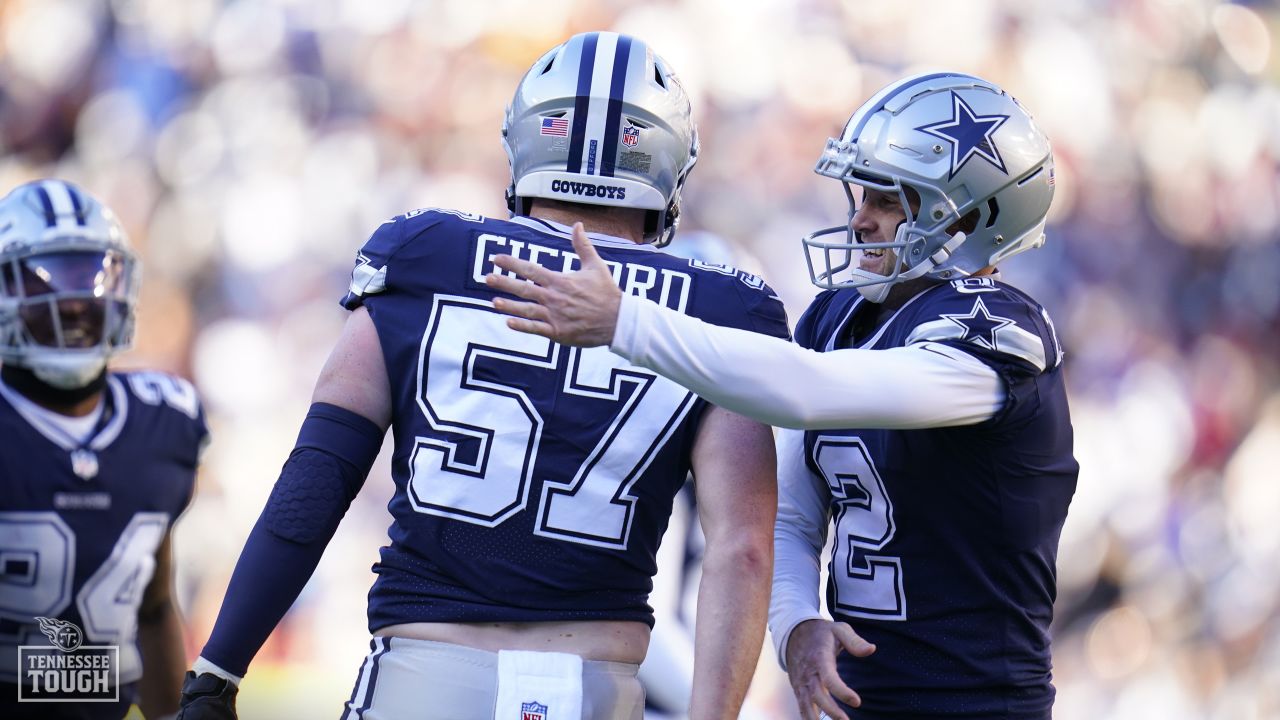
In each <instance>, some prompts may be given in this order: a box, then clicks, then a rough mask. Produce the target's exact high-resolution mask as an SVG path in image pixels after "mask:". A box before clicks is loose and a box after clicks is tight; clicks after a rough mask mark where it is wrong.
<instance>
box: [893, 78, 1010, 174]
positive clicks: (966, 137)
mask: <svg viewBox="0 0 1280 720" xmlns="http://www.w3.org/2000/svg"><path fill="white" fill-rule="evenodd" d="M1008 119H1009V116H1008V115H976V114H974V112H973V108H971V107H969V104H968V103H966V102H965V101H964V98H962V97H960V96H959V95H957V94H956V93H955V91H954V90H953V91H951V119H950V120H943V121H942V122H938V123H933V124H932V125H922V126H921V127H918V128H916V129H917V130H919V131H921V132H925V133H928V134H930V135H932V136H934V137H936V138H941V139H943V140H946V141H947V142H948V143H950V144H951V174H950V175H948V176H947V179H948V180H950V179H951V178H954V177H955V176H956V173H958V172H960V169H961V168H963V167H964V166H965V163H967V162H969V160H970V159H972V158H973V157H974V156H975V155H976V156H978V157H980V158H982V159H983V160H986V161H987V162H989V163H991V164H992V165H994V166H995V168H996V169H997V170H999V171H1000V172H1002V173H1004V174H1006V175H1008V174H1009V171H1008V170H1006V169H1005V167H1004V158H1002V157H1000V149H999V148H997V147H996V144H995V141H994V140H992V139H991V136H992V135H993V134H994V133H995V131H996V130H999V129H1000V126H1001V125H1003V124H1004V123H1005V121H1006V120H1008Z"/></svg>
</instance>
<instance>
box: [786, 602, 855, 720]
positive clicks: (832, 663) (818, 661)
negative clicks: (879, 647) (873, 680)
mask: <svg viewBox="0 0 1280 720" xmlns="http://www.w3.org/2000/svg"><path fill="white" fill-rule="evenodd" d="M842 650H847V651H848V652H849V653H851V654H852V655H853V656H855V657H866V656H868V655H870V654H871V653H873V652H875V651H876V646H875V645H872V644H871V643H869V642H867V641H866V640H863V639H862V637H860V636H859V635H858V633H856V632H854V631H853V628H852V627H850V626H849V624H848V623H842V622H830V621H827V620H806V621H805V622H802V623H800V624H799V625H797V626H796V627H795V629H794V630H792V631H791V637H789V638H788V639H787V651H786V653H787V678H788V679H789V680H791V690H792V692H794V693H795V695H796V702H797V703H798V704H799V705H800V717H802V718H804V720H818V718H820V717H822V716H821V715H819V711H821V712H823V713H826V716H827V717H830V718H831V720H849V716H848V715H846V714H844V712H843V711H842V710H841V709H840V706H839V705H837V704H836V700H837V699H838V700H840V702H843V703H844V704H846V705H848V706H850V707H858V706H859V705H861V704H862V698H860V697H858V693H856V692H854V691H853V690H852V689H851V688H850V687H849V686H848V685H846V684H845V683H844V681H843V680H841V679H840V675H839V674H837V673H836V655H838V654H839V653H840V651H842Z"/></svg>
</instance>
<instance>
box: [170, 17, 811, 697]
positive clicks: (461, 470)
mask: <svg viewBox="0 0 1280 720" xmlns="http://www.w3.org/2000/svg"><path fill="white" fill-rule="evenodd" d="M502 134H503V139H504V143H505V145H506V149H507V151H508V155H509V158H510V163H511V185H510V187H509V188H508V191H507V196H508V201H509V203H510V208H511V212H512V217H511V218H510V219H493V218H486V217H481V216H479V215H474V214H470V213H466V212H458V211H453V210H430V209H429V210H418V211H413V212H410V213H407V214H405V215H401V216H399V217H397V218H394V219H392V220H390V221H388V222H386V223H384V224H383V225H382V226H381V227H380V228H378V230H377V231H376V232H374V234H373V236H372V237H371V238H370V239H369V241H368V242H367V243H366V244H365V245H364V247H363V249H362V250H361V251H360V253H359V255H358V259H357V264H356V267H355V270H354V272H353V273H352V281H351V286H350V290H349V292H348V293H347V295H346V297H345V299H344V300H343V304H344V306H345V307H347V308H348V309H349V310H351V311H352V314H351V316H350V319H349V320H348V323H347V325H346V328H345V330H344V332H343V335H342V336H341V338H340V339H339V340H338V344H337V346H336V347H335V349H334V350H333V352H332V354H331V355H330V357H329V360H328V362H327V364H326V366H325V368H324V369H323V370H322V372H321V376H320V379H319V381H318V383H317V386H316V390H315V393H314V397H313V401H314V404H313V405H312V407H311V410H310V412H309V414H308V417H307V419H306V420H305V421H304V423H303V426H302V430H301V432H300V433H299V438H298V444H297V447H296V448H295V450H294V451H293V453H292V455H291V456H290V457H289V460H288V461H287V462H286V463H285V466H284V468H283V470H282V472H281V475H280V478H279V480H278V481H277V483H276V485H275V487H274V489H273V491H272V494H271V497H270V499H269V500H268V503H267V506H266V508H265V510H264V511H263V514H262V516H261V518H260V520H259V522H258V524H257V526H256V527H255V528H254V529H253V531H252V533H251V535H250V537H249V539H248V542H247V543H246V545H245V549H244V552H243V553H242V555H241V557H240V560H239V562H238V564H237V567H236V570H235V572H234V575H233V577H232V579H231V583H230V586H229V587H228V590H227V595H226V599H225V600H224V603H223V607H222V610H221V612H220V613H219V617H218V620H217V623H216V625H215V627H214V630H213V633H212V635H211V637H210V638H209V641H208V643H207V644H206V645H205V647H204V650H203V652H202V653H201V657H200V659H199V660H198V661H197V663H196V665H195V667H194V668H193V672H192V673H191V674H189V675H188V681H187V683H186V686H185V689H184V698H183V704H184V710H183V711H182V713H181V715H180V717H181V718H184V719H185V720H205V719H208V718H227V717H233V716H234V712H235V711H234V696H235V692H236V691H235V684H236V683H238V682H239V680H240V678H241V677H242V676H243V675H244V674H245V672H246V670H247V669H248V667H249V662H250V660H251V659H252V657H253V655H254V653H255V652H256V651H257V650H258V648H259V647H260V646H261V644H262V643H263V641H264V640H265V639H266V637H267V635H268V633H270V631H271V629H272V628H273V627H274V626H275V625H276V623H277V622H278V621H279V620H280V618H281V616H282V615H283V614H284V612H285V611H286V610H287V609H288V607H289V605H290V604H291V603H292V602H293V600H294V599H295V598H296V596H297V595H298V593H299V591H300V590H301V589H302V587H303V586H304V584H305V583H306V581H307V579H308V577H309V576H310V574H311V573H312V571H313V570H314V569H315V567H316V563H317V562H318V560H319V558H320V555H321V553H322V551H323V549H324V547H325V545H326V543H327V542H328V541H329V538H330V537H331V536H332V533H333V531H334V529H335V527H336V526H337V524H338V522H339V520H340V518H341V517H342V515H343V513H344V512H345V510H346V508H347V507H348V504H349V502H350V500H351V499H352V497H353V496H354V495H355V494H356V493H357V491H358V490H359V489H360V487H361V485H362V483H363V482H364V479H365V475H366V474H367V473H368V471H369V467H370V465H371V464H372V462H373V460H374V457H375V455H376V454H377V452H378V449H379V447H380V445H381V442H382V437H383V434H384V432H385V431H386V429H387V427H388V426H390V428H391V432H392V435H393V437H394V439H395V450H394V456H393V458H392V467H393V472H392V474H393V480H394V482H395V484H396V492H395V495H394V497H393V499H392V501H391V503H390V510H391V512H392V515H393V517H394V521H393V524H392V526H391V528H390V544H389V545H388V546H387V547H384V548H383V549H382V554H381V561H380V562H379V563H378V564H377V565H376V566H375V572H376V573H377V580H376V581H375V582H374V585H373V588H372V590H371V591H370V594H369V628H370V631H371V632H372V633H373V635H374V638H373V641H372V643H371V648H372V652H370V653H369V655H368V658H367V659H366V660H365V662H364V665H363V667H362V668H361V669H360V671H359V674H358V677H357V680H356V683H355V687H354V689H353V691H352V694H351V697H350V699H349V701H348V702H347V704H346V708H345V712H344V714H343V717H344V718H369V719H372V718H408V717H414V718H422V719H423V720H440V719H446V718H458V719H482V718H483V719H486V720H487V719H492V718H495V717H502V718H515V717H524V718H544V719H545V720H558V719H570V718H571V719H572V720H579V719H580V718H593V719H603V720H638V719H639V718H640V717H641V715H642V713H643V705H644V698H643V695H644V693H643V691H642V689H641V685H640V683H639V682H638V680H637V677H636V675H637V669H638V667H639V664H640V662H641V661H642V660H643V659H644V657H645V654H646V649H647V646H648V644H649V637H650V628H651V626H652V624H653V622H654V618H653V612H652V610H651V608H650V607H649V605H648V604H647V598H648V594H649V591H650V586H651V578H652V577H653V575H654V572H655V555H656V552H657V549H658V542H659V540H660V538H661V536H662V532H663V530H664V529H665V527H666V524H667V518H668V516H669V515H670V513H671V510H672V502H673V499H674V498H675V496H676V493H677V491H678V490H679V489H680V487H681V486H682V485H683V484H684V482H685V478H686V473H687V472H688V471H689V470H692V471H693V473H694V475H695V477H696V487H697V494H698V499H699V503H698V504H699V507H700V508H701V510H700V519H701V522H702V526H703V529H704V531H705V533H706V556H705V560H704V563H703V574H702V581H701V592H700V602H699V607H698V611H697V612H698V618H697V639H696V642H695V645H696V658H695V669H694V676H695V682H694V691H693V695H692V698H691V700H690V706H691V707H690V708H689V714H690V716H691V717H693V718H732V717H736V716H737V711H738V708H739V707H740V706H741V704H742V701H743V697H744V695H745V693H746V690H747V686H748V684H749V682H750V679H751V676H752V673H753V671H754V669H755V664H756V660H757V659H758V657H759V649H760V645H761V643H762V641H763V637H764V621H765V613H766V611H767V605H768V593H769V574H770V573H771V567H772V545H773V543H772V526H773V520H774V517H775V515H776V477H775V471H774V451H773V438H772V435H771V431H770V429H769V428H768V427H767V426H765V425H763V424H760V423H758V422H755V421H750V420H747V419H745V418H742V417H740V416H737V415H734V414H732V413H729V412H727V411H725V410H723V409H721V408H717V407H714V406H711V405H708V404H707V403H706V402H705V401H703V400H702V399H701V398H699V397H697V396H695V395H694V394H693V393H690V392H689V391H688V390H686V389H684V388H682V387H680V386H679V385H677V384H675V383H673V382H671V381H669V380H665V379H663V378H660V377H658V376H656V375H655V374H654V373H652V372H650V371H647V370H643V369H640V368H637V367H634V366H632V365H630V364H628V363H626V362H623V361H621V360H620V359H619V358H618V357H617V356H616V355H613V354H611V353H609V352H608V351H606V350H586V351H584V350H580V349H575V348H567V347H562V346H560V345H558V344H555V343H552V342H548V341H547V340H545V339H543V338H539V337H535V336H530V335H526V334H523V333H519V332H516V331H514V330H511V329H510V328H508V327H507V326H506V324H505V316H503V315H502V314H501V313H499V312H497V311H496V310H495V308H494V304H493V303H494V297H495V293H494V292H493V291H492V290H491V289H489V287H488V286H487V285H486V284H485V276H486V275H487V274H488V273H489V272H491V271H492V270H493V258H494V256H498V255H503V254H508V253H510V254H513V255H518V256H519V257H522V258H527V259H529V260H530V261H532V262H535V263H540V264H542V265H545V266H547V267H552V268H556V269H571V268H574V267H576V266H577V265H578V256H577V255H576V254H575V253H574V251H573V247H572V242H571V239H570V238H571V233H572V231H573V230H574V229H575V228H576V229H577V231H578V232H580V233H582V234H583V237H584V238H587V239H586V240H584V242H587V243H590V244H593V245H594V246H596V247H598V248H599V253H600V257H602V258H603V260H602V262H605V263H607V265H608V267H609V268H610V269H611V270H610V271H611V272H612V273H613V275H612V277H613V281H614V282H616V283H617V284H618V285H619V286H620V287H621V288H623V291H625V292H627V293H628V294H635V295H638V296H643V297H645V298H648V299H651V300H652V301H653V302H655V303H659V304H661V305H663V306H665V307H670V308H672V310H673V312H677V313H681V314H685V313H687V314H689V315H690V316H693V317H697V318H700V319H702V320H706V321H708V322H711V323H717V324H724V325H729V326H731V327H734V328H738V329H742V330H743V331H744V332H746V331H757V332H761V333H766V334H769V335H774V336H777V337H778V338H785V337H787V336H788V331H787V324H786V317H785V314H784V312H783V309H782V305H781V303H780V302H779V301H778V299H777V297H776V296H775V295H774V294H773V292H772V291H771V290H770V289H769V288H767V287H766V286H764V284H763V283H761V282H760V280H759V279H758V278H756V277H754V276H752V275H748V274H746V273H742V272H738V271H735V270H733V269H731V268H724V267H719V266H715V267H710V266H706V267H704V266H702V265H699V264H696V263H692V262H690V261H688V260H684V259H679V258H675V257H672V256H669V255H666V254H664V253H662V252H660V251H659V250H658V249H657V248H658V247H661V246H662V245H665V244H666V243H667V242H669V241H670V240H671V239H672V235H673V233H674V232H675V229H676V223H677V220H678V216H679V199H680V190H681V187H682V185H683V183H684V181H685V178H686V176H687V175H688V173H689V171H690V170H691V169H692V168H693V166H694V162H695V161H696V159H697V151H698V141H697V133H696V131H695V128H694V124H693V122H692V120H691V118H690V109H689V101H688V98H687V96H686V95H685V92H684V90H683V88H682V87H681V85H680V82H679V81H678V80H677V78H676V76H675V75H674V74H673V73H672V72H671V68H670V67H669V66H668V65H667V63H666V62H665V61H664V60H663V59H662V58H661V57H659V56H658V55H656V54H654V52H653V51H652V50H651V49H650V48H649V47H648V46H647V45H646V44H645V43H644V42H642V41H640V40H639V39H636V38H632V37H628V36H625V35H619V34H616V33H609V32H600V33H586V34H581V35H577V36H574V37H573V38H571V39H569V40H568V41H567V42H565V43H564V44H562V45H560V46H558V47H556V48H554V49H552V50H551V51H550V52H548V53H547V54H546V55H544V56H543V57H542V58H540V59H539V60H537V62H536V63H534V65H533V67H532V68H531V69H530V70H529V71H528V73H527V74H526V75H525V76H524V78H523V80H522V81H521V82H520V84H519V86H518V87H517V89H516V93H515V97H514V99H513V100H512V103H511V105H510V107H509V108H508V111H507V114H506V120H505V123H504V125H503V131H502Z"/></svg>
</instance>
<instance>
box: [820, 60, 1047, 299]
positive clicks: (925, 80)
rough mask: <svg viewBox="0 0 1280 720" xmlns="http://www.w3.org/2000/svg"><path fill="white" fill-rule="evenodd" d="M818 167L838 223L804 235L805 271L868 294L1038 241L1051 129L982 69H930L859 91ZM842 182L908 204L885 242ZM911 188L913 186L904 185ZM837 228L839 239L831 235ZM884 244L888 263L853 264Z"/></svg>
mask: <svg viewBox="0 0 1280 720" xmlns="http://www.w3.org/2000/svg"><path fill="white" fill-rule="evenodd" d="M814 171H815V172H816V173H818V174H819V175H822V176H824V177H830V178H833V179H836V180H839V181H841V183H842V184H843V185H844V190H845V194H846V197H847V200H848V209H849V215H848V222H847V223H846V225H845V226H842V227H840V226H838V227H831V228H825V229H822V230H819V231H817V232H814V233H812V234H810V235H808V236H806V237H805V238H804V240H803V244H804V247H805V252H806V260H807V262H808V265H809V273H810V279H811V280H812V281H813V283H814V284H815V285H817V286H818V287H821V288H824V289H834V288H856V289H858V290H859V292H861V293H862V294H863V295H864V296H865V297H867V298H868V299H869V300H871V301H873V302H882V301H883V299H884V298H885V296H887V294H888V292H889V289H890V288H891V287H892V286H894V285H896V284H898V283H901V282H906V281H910V280H912V279H916V278H922V277H927V278H932V279H935V280H939V281H942V280H955V279H960V278H964V277H968V276H970V275H973V274H974V273H978V272H981V271H983V270H984V269H986V268H988V267H990V266H992V265H994V264H995V263H996V262H998V261H1000V260H1003V259H1004V258H1007V257H1009V256H1011V255H1014V254H1016V253H1019V252H1022V251H1024V250H1027V249H1030V248H1033V247H1038V246H1039V245H1040V244H1042V243H1043V240H1044V226H1045V216H1046V214H1047V212H1048V208H1049V203H1050V201H1051V199H1052V197H1053V189H1054V188H1053V185H1054V176H1053V156H1052V153H1051V150H1050V148H1049V143H1048V140H1047V139H1046V138H1045V137H1044V134H1043V133H1042V132H1041V131H1040V130H1039V128H1038V127H1037V126H1036V125H1035V122H1034V121H1033V120H1032V118H1031V117H1030V115H1028V114H1027V113H1026V111H1025V109H1023V108H1022V106H1021V105H1019V104H1018V103H1017V101H1016V100H1014V99H1013V98H1012V97H1010V96H1009V95H1007V94H1006V93H1004V92H1003V91H1001V90H1000V89H999V88H997V87H995V86H994V85H992V84H990V83H987V82H985V81H983V80H980V79H978V78H975V77H972V76H968V75H961V74H954V73H935V74H929V75H919V76H912V77H909V78H905V79H903V80H901V81H899V82H897V83H894V84H892V85H890V86H888V87H886V88H884V89H882V90H881V91H880V92H879V93H877V94H876V96H875V97H873V98H871V100H869V101H867V102H866V103H865V104H863V106H862V107H860V108H859V109H858V110H857V111H855V112H854V114H853V115H852V116H851V117H850V118H849V121H848V123H846V125H845V129H844V132H843V133H842V135H841V137H840V138H839V139H836V138H832V139H830V140H828V141H827V144H826V147H825V148H824V150H823V153H822V156H821V157H820V158H819V160H818V163H817V165H816V166H815V168H814ZM850 185H859V186H862V187H864V188H867V189H872V190H877V191H879V192H884V193H888V194H891V195H896V197H897V198H898V200H899V202H900V203H901V206H902V208H903V210H904V213H905V215H906V219H905V220H904V221H903V222H902V223H901V224H900V225H899V227H898V229H897V233H896V235H895V237H894V239H893V241H891V242H880V243H859V242H858V240H859V239H860V238H858V237H857V233H856V232H855V231H854V230H853V218H854V214H855V213H856V211H857V203H856V201H855V197H854V194H853V193H852V192H851V191H850V188H849V186H850ZM912 195H914V197H912ZM841 230H844V232H845V239H844V242H840V241H837V240H835V239H832V238H830V237H829V236H831V235H833V234H836V233H838V232H839V231H841ZM875 248H884V249H886V250H892V251H893V252H895V253H896V254H897V257H898V262H897V264H896V266H895V267H894V268H893V271H892V272H890V273H888V274H886V275H879V274H876V273H871V272H867V271H865V270H862V269H860V268H859V267H858V266H857V262H856V260H857V258H858V256H857V255H854V253H855V252H861V251H862V250H867V249H875Z"/></svg>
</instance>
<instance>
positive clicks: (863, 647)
mask: <svg viewBox="0 0 1280 720" xmlns="http://www.w3.org/2000/svg"><path fill="white" fill-rule="evenodd" d="M831 632H832V633H834V634H835V636H836V639H837V640H839V641H840V644H841V645H842V646H844V649H845V650H847V651H848V652H849V654H850V655H852V656H854V657H866V656H868V655H870V654H871V653H873V652H875V651H876V646H875V645H874V644H872V643H869V642H867V641H866V640H864V639H863V638H862V636H861V635H859V634H858V633H856V632H854V631H853V628H852V627H850V626H849V623H835V624H833V625H832V626H831Z"/></svg>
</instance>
